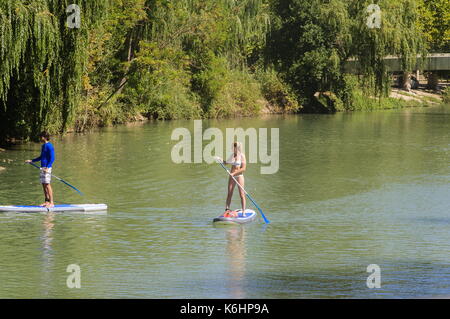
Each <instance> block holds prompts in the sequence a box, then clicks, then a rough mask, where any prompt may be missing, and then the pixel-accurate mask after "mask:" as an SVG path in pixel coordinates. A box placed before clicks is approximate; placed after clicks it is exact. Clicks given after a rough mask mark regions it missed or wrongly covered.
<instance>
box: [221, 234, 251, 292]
mask: <svg viewBox="0 0 450 319" xmlns="http://www.w3.org/2000/svg"><path fill="white" fill-rule="evenodd" d="M225 235H226V244H227V257H228V264H227V266H228V275H229V278H230V281H229V283H228V288H229V289H230V291H231V296H230V297H231V298H236V299H238V298H245V297H246V296H245V291H244V289H243V288H244V287H243V283H244V278H245V227H242V226H231V227H227V230H226V232H225Z"/></svg>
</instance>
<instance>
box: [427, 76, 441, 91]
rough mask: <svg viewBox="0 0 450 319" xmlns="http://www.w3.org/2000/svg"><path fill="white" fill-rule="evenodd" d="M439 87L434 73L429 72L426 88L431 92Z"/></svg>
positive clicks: (437, 78)
mask: <svg viewBox="0 0 450 319" xmlns="http://www.w3.org/2000/svg"><path fill="white" fill-rule="evenodd" d="M438 85H439V77H438V74H437V73H436V72H431V73H429V74H428V85H427V87H428V88H429V89H431V90H435V91H436V90H437V89H438Z"/></svg>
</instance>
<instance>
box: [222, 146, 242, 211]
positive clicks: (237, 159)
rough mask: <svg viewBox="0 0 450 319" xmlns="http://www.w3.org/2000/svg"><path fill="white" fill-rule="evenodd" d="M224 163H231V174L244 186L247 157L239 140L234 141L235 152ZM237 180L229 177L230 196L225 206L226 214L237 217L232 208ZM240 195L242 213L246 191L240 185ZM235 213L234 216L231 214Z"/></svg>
mask: <svg viewBox="0 0 450 319" xmlns="http://www.w3.org/2000/svg"><path fill="white" fill-rule="evenodd" d="M223 163H224V164H231V172H230V173H231V175H232V176H234V178H235V179H236V180H237V181H238V183H239V184H240V185H241V186H242V188H244V174H243V173H244V172H245V168H246V166H247V165H246V159H245V155H244V153H242V144H241V143H239V142H234V143H233V154H231V156H230V158H229V159H228V160H227V161H223ZM235 186H236V182H235V181H234V179H233V178H231V176H230V178H229V179H228V196H227V202H226V206H225V214H224V216H227V217H237V216H236V214H232V211H231V210H230V204H231V198H232V197H233V191H234V187H235ZM238 188H239V196H240V197H241V206H242V213H244V212H245V193H244V191H243V190H242V188H241V187H239V186H238ZM231 215H233V216H231Z"/></svg>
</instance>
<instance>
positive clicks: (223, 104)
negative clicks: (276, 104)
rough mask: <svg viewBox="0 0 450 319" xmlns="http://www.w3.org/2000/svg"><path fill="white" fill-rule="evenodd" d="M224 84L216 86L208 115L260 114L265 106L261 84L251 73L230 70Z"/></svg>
mask: <svg viewBox="0 0 450 319" xmlns="http://www.w3.org/2000/svg"><path fill="white" fill-rule="evenodd" d="M216 83H218V82H216ZM222 84H223V85H222V86H221V87H219V86H217V87H216V88H215V89H216V95H215V97H214V99H213V101H212V104H211V108H210V109H209V110H208V113H207V116H208V117H214V118H217V117H230V116H250V115H254V114H259V113H260V112H261V110H262V109H263V108H264V107H265V103H266V100H265V99H264V97H263V96H262V94H261V86H260V84H259V83H258V81H256V80H255V79H254V78H253V76H252V75H251V74H248V73H246V72H245V71H240V70H232V71H229V72H227V73H226V74H225V81H223V82H222Z"/></svg>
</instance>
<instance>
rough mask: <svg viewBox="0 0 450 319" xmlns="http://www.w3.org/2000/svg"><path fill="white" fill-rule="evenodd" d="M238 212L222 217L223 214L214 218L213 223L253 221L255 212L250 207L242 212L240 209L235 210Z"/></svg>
mask: <svg viewBox="0 0 450 319" xmlns="http://www.w3.org/2000/svg"><path fill="white" fill-rule="evenodd" d="M236 212H237V213H238V216H237V217H224V216H223V214H222V215H220V216H219V217H216V218H214V220H213V223H215V224H222V225H224V224H225V225H226V224H246V223H250V222H252V221H254V220H255V219H256V212H255V211H254V210H252V209H246V210H245V212H244V213H242V209H238V210H236Z"/></svg>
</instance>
